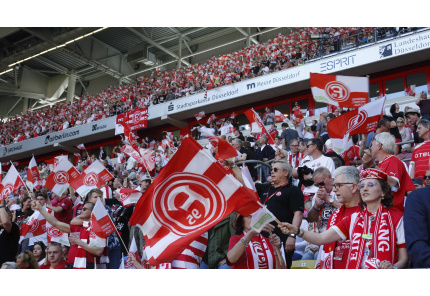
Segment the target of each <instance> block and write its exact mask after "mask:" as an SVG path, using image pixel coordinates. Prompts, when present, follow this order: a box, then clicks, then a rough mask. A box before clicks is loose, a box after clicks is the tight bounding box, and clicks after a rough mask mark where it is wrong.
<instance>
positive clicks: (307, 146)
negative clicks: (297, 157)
mask: <svg viewBox="0 0 430 296" xmlns="http://www.w3.org/2000/svg"><path fill="white" fill-rule="evenodd" d="M311 145H315V144H314V143H310V144H307V145H306V148H309V146H311Z"/></svg>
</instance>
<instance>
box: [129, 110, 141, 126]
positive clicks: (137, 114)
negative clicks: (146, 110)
mask: <svg viewBox="0 0 430 296" xmlns="http://www.w3.org/2000/svg"><path fill="white" fill-rule="evenodd" d="M142 115H143V112H140V111H139V110H137V111H136V112H134V114H133V118H132V119H131V122H132V123H134V124H138V123H139V121H140V119H141V117H142Z"/></svg>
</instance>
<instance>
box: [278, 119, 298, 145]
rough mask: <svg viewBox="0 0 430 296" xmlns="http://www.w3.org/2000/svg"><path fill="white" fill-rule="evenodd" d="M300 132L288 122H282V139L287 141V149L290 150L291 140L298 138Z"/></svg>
mask: <svg viewBox="0 0 430 296" xmlns="http://www.w3.org/2000/svg"><path fill="white" fill-rule="evenodd" d="M298 138H299V133H298V132H297V131H296V130H293V129H291V128H290V127H289V125H288V123H286V122H283V123H282V133H281V139H282V141H283V142H284V143H285V150H290V142H291V140H294V139H298Z"/></svg>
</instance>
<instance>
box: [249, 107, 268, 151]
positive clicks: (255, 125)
mask: <svg viewBox="0 0 430 296" xmlns="http://www.w3.org/2000/svg"><path fill="white" fill-rule="evenodd" d="M245 115H246V117H247V118H248V120H249V124H250V125H251V132H253V133H254V132H255V133H265V134H267V138H268V140H269V144H275V140H273V138H272V136H271V135H270V134H269V133H268V132H267V130H266V128H265V127H264V124H263V121H262V120H261V118H260V116H258V114H257V112H255V111H254V109H249V110H246V111H245Z"/></svg>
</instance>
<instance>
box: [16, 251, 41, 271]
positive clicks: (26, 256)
mask: <svg viewBox="0 0 430 296" xmlns="http://www.w3.org/2000/svg"><path fill="white" fill-rule="evenodd" d="M16 264H18V266H19V269H39V263H37V260H36V258H35V257H34V255H33V253H32V252H31V251H25V252H24V253H21V254H19V255H18V256H16Z"/></svg>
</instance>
